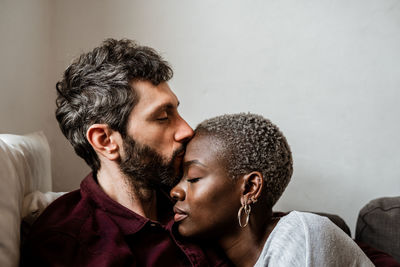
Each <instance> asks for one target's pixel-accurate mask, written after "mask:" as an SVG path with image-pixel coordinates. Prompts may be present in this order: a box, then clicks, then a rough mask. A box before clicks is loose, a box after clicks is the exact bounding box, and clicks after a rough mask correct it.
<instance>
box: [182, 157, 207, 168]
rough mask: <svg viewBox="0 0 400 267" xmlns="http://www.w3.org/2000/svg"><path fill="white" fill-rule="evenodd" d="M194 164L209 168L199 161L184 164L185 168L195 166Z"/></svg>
mask: <svg viewBox="0 0 400 267" xmlns="http://www.w3.org/2000/svg"><path fill="white" fill-rule="evenodd" d="M193 164H195V165H200V166H203V167H207V166H206V165H204V164H203V163H201V162H200V161H198V160H197V159H194V160H189V161H185V162H184V163H183V167H188V166H190V165H193Z"/></svg>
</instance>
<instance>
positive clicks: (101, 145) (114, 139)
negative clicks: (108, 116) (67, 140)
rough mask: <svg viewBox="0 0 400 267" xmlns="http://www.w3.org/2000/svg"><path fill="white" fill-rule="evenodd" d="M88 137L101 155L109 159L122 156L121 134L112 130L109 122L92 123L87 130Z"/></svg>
mask: <svg viewBox="0 0 400 267" xmlns="http://www.w3.org/2000/svg"><path fill="white" fill-rule="evenodd" d="M86 138H87V140H88V141H89V143H90V144H91V145H92V147H93V149H94V150H95V151H96V152H97V153H98V154H99V155H101V156H103V157H105V158H107V159H109V160H117V159H119V158H120V152H119V143H121V142H122V138H121V135H120V134H119V133H118V132H116V131H113V130H111V129H110V128H109V126H108V125H107V124H93V125H91V126H90V127H89V129H88V130H87V131H86ZM120 139H121V140H120Z"/></svg>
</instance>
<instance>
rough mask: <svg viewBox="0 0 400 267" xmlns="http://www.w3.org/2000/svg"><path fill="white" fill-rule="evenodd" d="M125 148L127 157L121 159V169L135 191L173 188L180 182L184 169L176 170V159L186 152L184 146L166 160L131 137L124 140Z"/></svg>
mask: <svg viewBox="0 0 400 267" xmlns="http://www.w3.org/2000/svg"><path fill="white" fill-rule="evenodd" d="M123 148H124V152H125V155H124V157H123V158H122V159H121V162H120V169H121V171H122V172H123V173H124V174H125V175H126V176H127V177H128V179H129V181H128V182H129V183H130V185H131V186H132V189H133V190H137V189H141V188H143V189H156V188H158V187H160V186H167V187H172V186H174V185H175V184H176V182H177V181H179V179H180V176H181V174H182V171H181V169H182V168H179V169H178V170H176V169H175V168H176V167H175V159H176V157H177V155H178V154H180V153H181V152H182V151H184V146H182V147H181V148H180V149H177V150H176V151H174V153H173V155H172V157H171V159H166V158H164V157H163V156H161V155H160V154H159V153H157V152H156V151H155V150H154V149H153V148H151V147H149V146H147V145H143V144H140V143H138V142H136V141H135V140H134V139H133V138H131V137H130V136H126V137H125V138H124V140H123Z"/></svg>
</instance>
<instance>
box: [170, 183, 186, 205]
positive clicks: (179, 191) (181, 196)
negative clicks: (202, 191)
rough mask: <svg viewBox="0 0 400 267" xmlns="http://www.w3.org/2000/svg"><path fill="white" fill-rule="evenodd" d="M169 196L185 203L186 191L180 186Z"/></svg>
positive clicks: (173, 189) (172, 190)
mask: <svg viewBox="0 0 400 267" xmlns="http://www.w3.org/2000/svg"><path fill="white" fill-rule="evenodd" d="M169 195H170V196H171V197H172V198H173V199H174V200H176V201H183V200H184V199H185V191H184V190H183V189H182V188H181V187H180V186H179V184H178V185H176V186H175V187H174V188H172V189H171V192H169Z"/></svg>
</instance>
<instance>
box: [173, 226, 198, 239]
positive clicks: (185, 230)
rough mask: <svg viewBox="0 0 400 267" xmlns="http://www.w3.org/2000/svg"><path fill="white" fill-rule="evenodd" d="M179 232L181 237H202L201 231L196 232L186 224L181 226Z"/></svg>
mask: <svg viewBox="0 0 400 267" xmlns="http://www.w3.org/2000/svg"><path fill="white" fill-rule="evenodd" d="M178 232H179V234H180V235H181V236H183V237H187V238H196V237H198V236H199V235H200V232H199V231H196V230H195V229H193V228H192V227H188V226H187V225H185V224H184V223H181V224H179V226H178Z"/></svg>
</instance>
